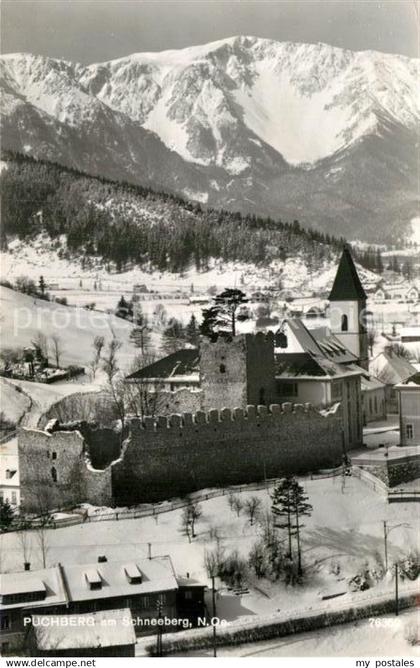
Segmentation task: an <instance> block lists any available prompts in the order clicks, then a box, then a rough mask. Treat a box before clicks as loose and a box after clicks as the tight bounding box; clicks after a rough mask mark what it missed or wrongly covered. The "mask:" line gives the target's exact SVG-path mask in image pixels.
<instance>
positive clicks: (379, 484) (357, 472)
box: [352, 466, 420, 503]
mask: <svg viewBox="0 0 420 668" xmlns="http://www.w3.org/2000/svg"><path fill="white" fill-rule="evenodd" d="M352 473H353V475H354V476H356V477H357V478H359V480H362V481H363V482H365V483H367V484H368V485H369V487H371V489H373V491H374V492H378V493H379V494H381V495H382V496H385V497H386V499H387V501H388V503H397V502H400V503H404V502H407V501H420V490H409V489H390V488H389V487H388V486H387V485H386V484H385V483H384V482H383V481H382V480H380V479H379V478H376V476H374V475H372V473H369V471H365V470H364V469H361V468H359V467H358V466H353V467H352Z"/></svg>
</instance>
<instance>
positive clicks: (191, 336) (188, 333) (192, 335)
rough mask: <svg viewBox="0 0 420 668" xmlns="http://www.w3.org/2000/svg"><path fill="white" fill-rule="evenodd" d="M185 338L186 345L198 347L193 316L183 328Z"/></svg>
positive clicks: (197, 332) (196, 328)
mask: <svg viewBox="0 0 420 668" xmlns="http://www.w3.org/2000/svg"><path fill="white" fill-rule="evenodd" d="M185 338H186V340H187V341H188V343H191V344H192V345H193V346H198V343H199V331H198V325H197V319H196V317H195V315H194V314H192V316H191V318H190V321H189V323H188V325H187V326H186V328H185Z"/></svg>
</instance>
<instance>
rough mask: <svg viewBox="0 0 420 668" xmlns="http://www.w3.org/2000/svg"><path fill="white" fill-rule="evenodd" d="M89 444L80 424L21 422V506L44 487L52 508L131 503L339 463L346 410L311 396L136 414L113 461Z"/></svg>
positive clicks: (32, 500) (33, 502) (28, 504)
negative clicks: (46, 427)
mask: <svg viewBox="0 0 420 668" xmlns="http://www.w3.org/2000/svg"><path fill="white" fill-rule="evenodd" d="M105 436H106V434H104V438H105ZM96 447H100V440H99V441H97V442H96ZM53 452H55V453H57V454H56V459H54V460H53V459H52V456H53V455H52V453H53ZM88 452H89V446H88V444H87V443H85V442H84V440H83V438H82V436H81V435H80V433H79V432H78V431H54V432H53V433H47V432H42V431H39V430H33V429H23V430H21V432H20V434H19V462H20V470H21V492H22V498H23V506H24V507H25V508H26V509H31V508H33V507H36V505H37V503H38V501H39V494H40V490H43V489H48V496H49V501H50V506H51V507H54V508H58V507H66V506H71V505H75V504H77V503H80V502H89V503H92V504H94V505H111V504H112V503H116V504H117V505H126V504H134V503H141V502H151V501H160V500H164V499H168V498H171V497H174V496H179V495H184V494H187V493H189V492H192V491H195V490H198V489H202V488H206V487H220V486H229V485H234V484H245V483H248V482H254V481H257V480H263V479H264V478H265V477H266V478H273V477H278V476H281V475H283V474H284V473H287V472H293V473H307V472H309V471H315V470H317V469H319V468H325V467H329V466H331V467H332V466H337V465H338V464H339V463H340V462H341V460H342V454H343V451H342V424H341V413H340V411H339V410H338V411H336V412H334V413H330V414H328V415H323V414H321V413H319V412H318V411H316V410H315V409H313V408H312V407H311V406H310V405H309V404H305V405H298V404H297V405H294V406H293V405H292V404H289V403H287V404H283V405H282V406H280V405H278V404H273V405H271V406H270V408H269V409H267V407H266V406H258V407H255V406H248V407H247V409H246V410H243V409H241V408H235V409H233V410H230V409H223V410H221V411H218V410H211V411H208V412H204V411H197V412H196V413H195V414H192V413H183V414H175V415H171V416H170V417H169V418H167V417H164V416H160V417H158V418H153V417H147V418H145V419H144V420H143V421H142V420H140V419H137V418H132V419H131V420H130V422H129V435H128V438H127V439H126V440H125V441H124V443H123V447H122V451H121V454H120V456H119V458H118V459H116V460H114V461H113V462H112V463H111V464H110V465H109V466H106V467H105V468H103V469H101V470H98V469H95V468H93V466H92V462H91V460H90V457H89V454H88ZM52 466H54V467H55V469H56V471H57V481H56V482H54V480H53V478H52V475H51V468H52Z"/></svg>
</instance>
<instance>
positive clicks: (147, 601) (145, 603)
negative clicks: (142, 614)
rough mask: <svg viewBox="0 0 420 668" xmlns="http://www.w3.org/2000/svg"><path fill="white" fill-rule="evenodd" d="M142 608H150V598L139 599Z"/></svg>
mask: <svg viewBox="0 0 420 668" xmlns="http://www.w3.org/2000/svg"><path fill="white" fill-rule="evenodd" d="M141 607H142V608H150V596H143V597H142V599H141Z"/></svg>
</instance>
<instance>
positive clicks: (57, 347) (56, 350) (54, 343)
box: [50, 334, 64, 369]
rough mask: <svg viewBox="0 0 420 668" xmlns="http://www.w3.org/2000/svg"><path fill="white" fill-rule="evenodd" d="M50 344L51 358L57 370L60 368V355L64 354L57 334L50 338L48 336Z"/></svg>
mask: <svg viewBox="0 0 420 668" xmlns="http://www.w3.org/2000/svg"><path fill="white" fill-rule="evenodd" d="M50 342H51V347H52V352H53V357H54V359H55V366H56V367H57V369H58V368H59V367H60V359H61V355H62V354H63V352H64V349H63V345H62V341H61V338H60V337H59V336H58V334H53V335H52V336H50Z"/></svg>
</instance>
